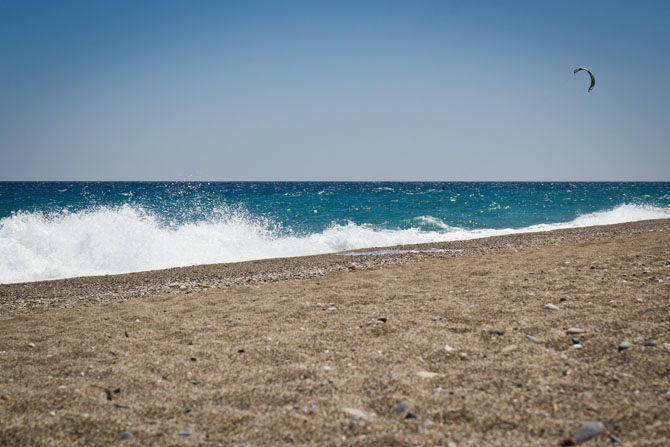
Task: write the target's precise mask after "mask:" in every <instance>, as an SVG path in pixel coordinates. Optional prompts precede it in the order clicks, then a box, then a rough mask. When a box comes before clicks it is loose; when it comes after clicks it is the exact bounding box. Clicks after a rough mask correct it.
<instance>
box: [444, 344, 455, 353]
mask: <svg viewBox="0 0 670 447" xmlns="http://www.w3.org/2000/svg"><path fill="white" fill-rule="evenodd" d="M444 350H445V351H447V352H453V351H455V350H456V349H455V348H452V347H451V346H449V345H444Z"/></svg>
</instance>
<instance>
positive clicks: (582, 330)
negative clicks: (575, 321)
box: [565, 327, 585, 335]
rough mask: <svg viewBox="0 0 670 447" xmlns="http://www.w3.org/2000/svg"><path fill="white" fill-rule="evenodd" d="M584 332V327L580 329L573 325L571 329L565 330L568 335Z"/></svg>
mask: <svg viewBox="0 0 670 447" xmlns="http://www.w3.org/2000/svg"><path fill="white" fill-rule="evenodd" d="M584 332H585V331H584V329H580V328H578V327H571V328H570V329H568V330H567V331H565V333H566V334H568V335H574V334H583V333H584Z"/></svg>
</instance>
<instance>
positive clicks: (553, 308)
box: [544, 304, 558, 310]
mask: <svg viewBox="0 0 670 447" xmlns="http://www.w3.org/2000/svg"><path fill="white" fill-rule="evenodd" d="M544 308H545V309H546V310H558V307H556V306H554V305H553V304H545V305H544Z"/></svg>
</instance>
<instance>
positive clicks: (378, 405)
mask: <svg viewBox="0 0 670 447" xmlns="http://www.w3.org/2000/svg"><path fill="white" fill-rule="evenodd" d="M406 248H407V247H406ZM410 248H411V249H412V250H414V251H413V252H403V253H392V254H387V255H366V256H341V255H324V256H313V257H305V258H294V259H280V260H266V261H255V262H249V263H238V264H228V265H213V266H198V267H188V268H180V269H170V270H164V271H157V272H144V273H136V274H128V275H118V276H104V277H91V278H77V279H69V280H60V281H46V282H38V283H28V284H11V285H3V286H0V328H1V329H0V331H1V332H0V333H1V337H0V445H3V446H5V445H6V446H21V445H45V446H50V445H54V446H56V445H58V446H103V445H121V446H147V445H156V446H169V445H205V446H207V445H212V446H214V445H249V446H270V445H318V446H338V445H342V446H346V445H355V446H368V445H376V446H405V445H421V446H427V445H444V446H449V447H452V446H547V445H559V444H561V443H563V444H568V443H570V442H571V441H573V440H572V439H571V438H572V437H573V436H575V433H576V432H577V429H578V428H579V427H580V426H582V424H584V423H586V422H589V421H597V422H601V423H602V430H601V432H600V433H599V434H597V435H596V436H595V437H594V438H592V439H590V440H587V441H586V442H585V443H584V445H587V446H597V445H600V446H609V445H617V443H618V442H620V445H623V446H667V445H670V221H668V220H659V221H646V222H639V223H632V224H622V225H613V226H602V227H591V228H584V229H574V230H560V231H554V232H546V233H535V234H520V235H512V236H503V237H497V238H488V239H480V240H474V241H464V242H455V243H441V244H430V245H424V246H414V247H410ZM547 305H551V306H549V308H546V306H547ZM552 306H553V307H552ZM569 329H579V330H573V331H572V332H575V333H573V334H569V333H567V332H568V330H569ZM593 427H596V428H597V427H599V426H598V425H597V424H592V425H590V426H587V427H586V429H583V430H580V432H579V433H578V434H577V435H578V437H579V436H582V435H583V434H584V433H587V435H588V432H589V430H588V429H589V428H593ZM597 431H598V430H596V432H597Z"/></svg>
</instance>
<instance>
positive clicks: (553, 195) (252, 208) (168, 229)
mask: <svg viewBox="0 0 670 447" xmlns="http://www.w3.org/2000/svg"><path fill="white" fill-rule="evenodd" d="M658 218H670V183H667V182H664V183H637V182H635V183H633V182H619V183H600V182H599V183H590V182H574V183H570V182H559V183H552V182H502V183H500V182H458V183H453V182H0V284H2V283H16V282H29V281H38V280H47V279H58V278H70V277H77V276H89V275H105V274H115V273H127V272H136V271H144V270H154V269H162V268H169V267H177V266H188V265H196V264H211V263H226V262H236V261H246V260H252V259H262V258H276V257H290V256H302V255H313V254H321V253H333V252H343V251H347V250H353V249H359V248H368V247H384V246H391V245H398V244H414V243H423V242H438V241H452V240H463V239H473V238H480V237H487V236H494V235H502V234H510V233H519V232H534V231H545V230H552V229H559V228H575V227H587V226H592V225H602V224H614V223H621V222H632V221H638V220H645V219H658Z"/></svg>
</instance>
